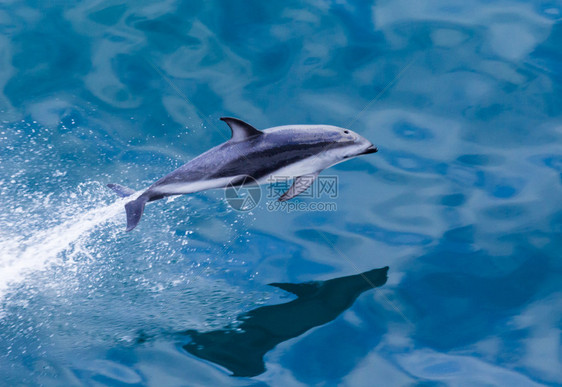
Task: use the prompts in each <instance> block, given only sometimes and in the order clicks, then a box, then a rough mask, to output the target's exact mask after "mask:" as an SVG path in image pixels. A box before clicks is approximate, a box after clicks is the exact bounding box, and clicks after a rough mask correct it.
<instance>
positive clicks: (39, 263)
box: [0, 196, 134, 316]
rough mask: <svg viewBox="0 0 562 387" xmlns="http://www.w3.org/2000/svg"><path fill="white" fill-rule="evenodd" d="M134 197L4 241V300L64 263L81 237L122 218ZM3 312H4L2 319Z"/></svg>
mask: <svg viewBox="0 0 562 387" xmlns="http://www.w3.org/2000/svg"><path fill="white" fill-rule="evenodd" d="M131 199H134V196H132V197H128V198H124V199H120V200H118V201H117V202H115V203H113V204H110V205H105V206H103V207H98V208H94V209H92V210H88V211H87V212H85V213H81V214H77V215H76V216H75V217H73V218H72V219H70V220H67V221H65V222H64V223H61V224H60V225H57V226H54V227H51V228H48V229H45V230H41V231H38V232H36V233H34V234H33V235H31V236H30V237H29V238H24V237H22V236H15V237H13V238H6V233H5V232H2V233H1V234H2V235H0V238H6V239H0V300H2V299H4V297H5V296H6V293H7V291H8V290H9V289H10V287H11V286H13V285H14V284H17V283H21V282H22V281H24V280H25V279H26V278H28V276H29V275H30V274H31V273H33V272H37V271H40V270H44V269H46V268H47V267H48V266H50V265H52V264H56V263H60V262H62V257H61V254H62V253H63V252H65V251H67V250H69V249H71V248H72V246H73V245H75V244H76V242H78V241H79V240H80V239H81V238H83V237H85V236H87V235H88V234H89V233H91V232H92V231H93V230H94V229H95V228H96V227H97V226H99V225H101V224H103V223H105V222H107V221H109V220H110V219H111V218H113V217H115V216H117V215H122V214H123V212H124V208H123V205H124V204H125V203H126V202H127V201H129V200H131ZM1 314H2V311H1V310H0V316H1Z"/></svg>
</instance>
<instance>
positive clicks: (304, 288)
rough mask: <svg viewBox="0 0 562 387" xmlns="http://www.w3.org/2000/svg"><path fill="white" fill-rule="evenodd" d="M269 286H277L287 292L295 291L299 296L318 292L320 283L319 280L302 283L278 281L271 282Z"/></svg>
mask: <svg viewBox="0 0 562 387" xmlns="http://www.w3.org/2000/svg"><path fill="white" fill-rule="evenodd" d="M269 286H275V287H276V288H279V289H283V290H284V291H286V292H289V293H293V294H294V295H296V296H298V297H304V296H307V295H310V294H314V293H316V291H317V290H318V288H319V287H320V284H319V283H318V282H303V283H300V284H292V283H279V282H276V283H272V284H269Z"/></svg>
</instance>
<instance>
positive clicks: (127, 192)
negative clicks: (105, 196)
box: [107, 183, 135, 198]
mask: <svg viewBox="0 0 562 387" xmlns="http://www.w3.org/2000/svg"><path fill="white" fill-rule="evenodd" d="M107 186H108V187H109V188H111V189H112V190H113V192H115V193H116V194H117V195H119V196H121V197H122V198H126V197H127V196H131V195H132V194H134V193H135V190H134V189H130V188H127V187H124V186H122V185H120V184H113V183H111V184H108V185H107Z"/></svg>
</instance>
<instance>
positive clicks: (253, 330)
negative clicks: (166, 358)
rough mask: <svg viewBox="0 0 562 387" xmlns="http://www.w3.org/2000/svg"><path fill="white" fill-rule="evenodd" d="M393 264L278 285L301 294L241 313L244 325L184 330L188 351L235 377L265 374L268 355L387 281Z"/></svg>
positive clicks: (295, 293)
mask: <svg viewBox="0 0 562 387" xmlns="http://www.w3.org/2000/svg"><path fill="white" fill-rule="evenodd" d="M387 273H388V266H386V267H383V268H380V269H373V270H370V271H366V272H364V273H361V274H355V275H350V276H347V277H339V278H333V279H330V280H327V281H314V282H304V283H296V284H295V283H273V284H270V285H271V286H275V287H278V288H280V289H283V290H285V291H287V292H290V293H293V294H294V295H296V296H297V298H296V299H294V300H292V301H290V302H286V303H284V304H277V305H268V306H262V307H259V308H256V309H253V310H250V311H248V312H246V313H243V314H241V315H239V316H238V317H237V320H238V321H240V322H241V323H240V324H238V325H236V324H234V325H232V326H227V327H224V328H221V329H217V330H213V331H204V332H199V331H196V330H193V329H190V330H187V331H184V332H181V335H185V336H188V337H189V338H190V339H191V341H190V342H188V343H187V344H185V345H183V349H185V350H186V351H187V352H189V353H191V354H192V355H195V356H197V357H199V358H201V359H205V360H209V361H212V362H213V363H216V364H220V365H222V366H224V367H226V368H228V369H229V370H230V371H232V373H233V375H232V376H246V377H251V376H256V375H259V374H261V373H263V372H265V364H264V361H263V357H264V356H265V354H266V353H267V352H269V351H271V350H272V349H273V348H275V347H276V346H277V345H278V344H280V343H282V342H284V341H287V340H290V339H292V338H294V337H297V336H300V335H302V334H303V333H305V332H306V331H308V330H310V329H312V328H314V327H317V326H320V325H324V324H327V323H328V322H330V321H332V320H334V319H335V318H336V317H338V316H339V315H340V314H341V313H342V312H343V311H345V310H346V309H348V308H349V307H351V305H353V303H354V302H355V300H356V299H357V297H359V295H361V293H363V292H365V291H367V290H369V289H374V288H377V287H379V286H382V285H384V284H385V283H386V281H387Z"/></svg>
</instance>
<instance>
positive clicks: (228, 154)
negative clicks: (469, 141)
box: [107, 117, 378, 231]
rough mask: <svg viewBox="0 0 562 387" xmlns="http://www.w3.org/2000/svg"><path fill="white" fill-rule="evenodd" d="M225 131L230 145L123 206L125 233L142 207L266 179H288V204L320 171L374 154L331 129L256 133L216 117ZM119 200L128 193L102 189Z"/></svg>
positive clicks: (355, 138) (352, 136) (359, 140)
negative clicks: (230, 132) (289, 178)
mask: <svg viewBox="0 0 562 387" xmlns="http://www.w3.org/2000/svg"><path fill="white" fill-rule="evenodd" d="M221 120H222V121H224V122H226V124H227V125H228V126H229V127H230V129H231V131H232V137H231V138H230V140H228V141H226V142H224V143H222V144H220V145H218V146H216V147H214V148H212V149H209V150H208V151H207V152H205V153H203V154H201V155H199V156H197V157H196V158H194V159H193V160H191V161H189V162H188V163H187V164H184V165H182V166H181V167H179V168H178V169H176V170H175V171H173V172H171V173H170V174H168V175H166V176H164V177H163V178H161V179H160V180H158V181H156V182H155V183H154V184H152V185H151V186H150V187H148V188H147V189H146V190H145V191H144V192H143V193H142V194H141V195H140V196H138V197H137V198H136V199H135V200H132V201H130V202H128V203H127V204H125V211H126V213H127V229H126V231H131V230H132V229H134V228H135V227H136V226H137V225H138V223H139V221H140V219H141V216H142V213H143V211H144V206H145V204H146V203H148V202H152V201H154V200H158V199H162V198H165V197H167V196H173V195H182V194H188V193H194V192H199V191H203V190H207V189H213V188H225V187H228V186H233V187H237V186H241V185H243V184H247V182H248V179H247V177H248V176H250V177H251V178H252V179H253V180H252V179H250V181H255V183H256V184H264V183H267V182H268V181H271V180H269V179H270V177H272V176H277V177H293V178H294V179H293V185H292V186H291V187H290V188H289V190H288V191H287V192H285V193H284V194H283V195H282V196H281V197H280V198H279V200H280V201H285V200H289V199H291V198H294V197H295V196H297V195H299V194H301V193H302V192H304V191H305V190H306V189H307V188H308V187H309V186H310V184H312V182H313V181H314V179H315V178H316V177H317V176H318V174H319V173H320V172H322V170H324V169H326V168H328V167H331V166H332V165H335V164H338V163H341V162H342V161H346V160H349V159H351V158H354V157H357V156H360V155H364V154H369V153H375V152H377V151H378V149H377V148H376V147H375V146H374V145H373V144H372V143H371V142H370V141H368V140H366V139H365V138H363V137H361V136H360V135H358V134H357V133H355V132H353V131H351V130H349V129H344V128H340V127H337V126H331V125H286V126H277V127H273V128H269V129H265V130H258V129H256V128H254V127H253V126H252V125H250V124H248V123H246V122H244V121H242V120H239V119H237V118H232V117H222V118H221ZM107 186H108V187H109V188H111V189H112V190H114V191H115V192H116V193H117V194H118V195H119V196H121V197H127V196H130V195H132V194H134V193H135V191H134V190H132V189H130V188H127V187H124V186H122V185H119V184H108V185H107Z"/></svg>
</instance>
